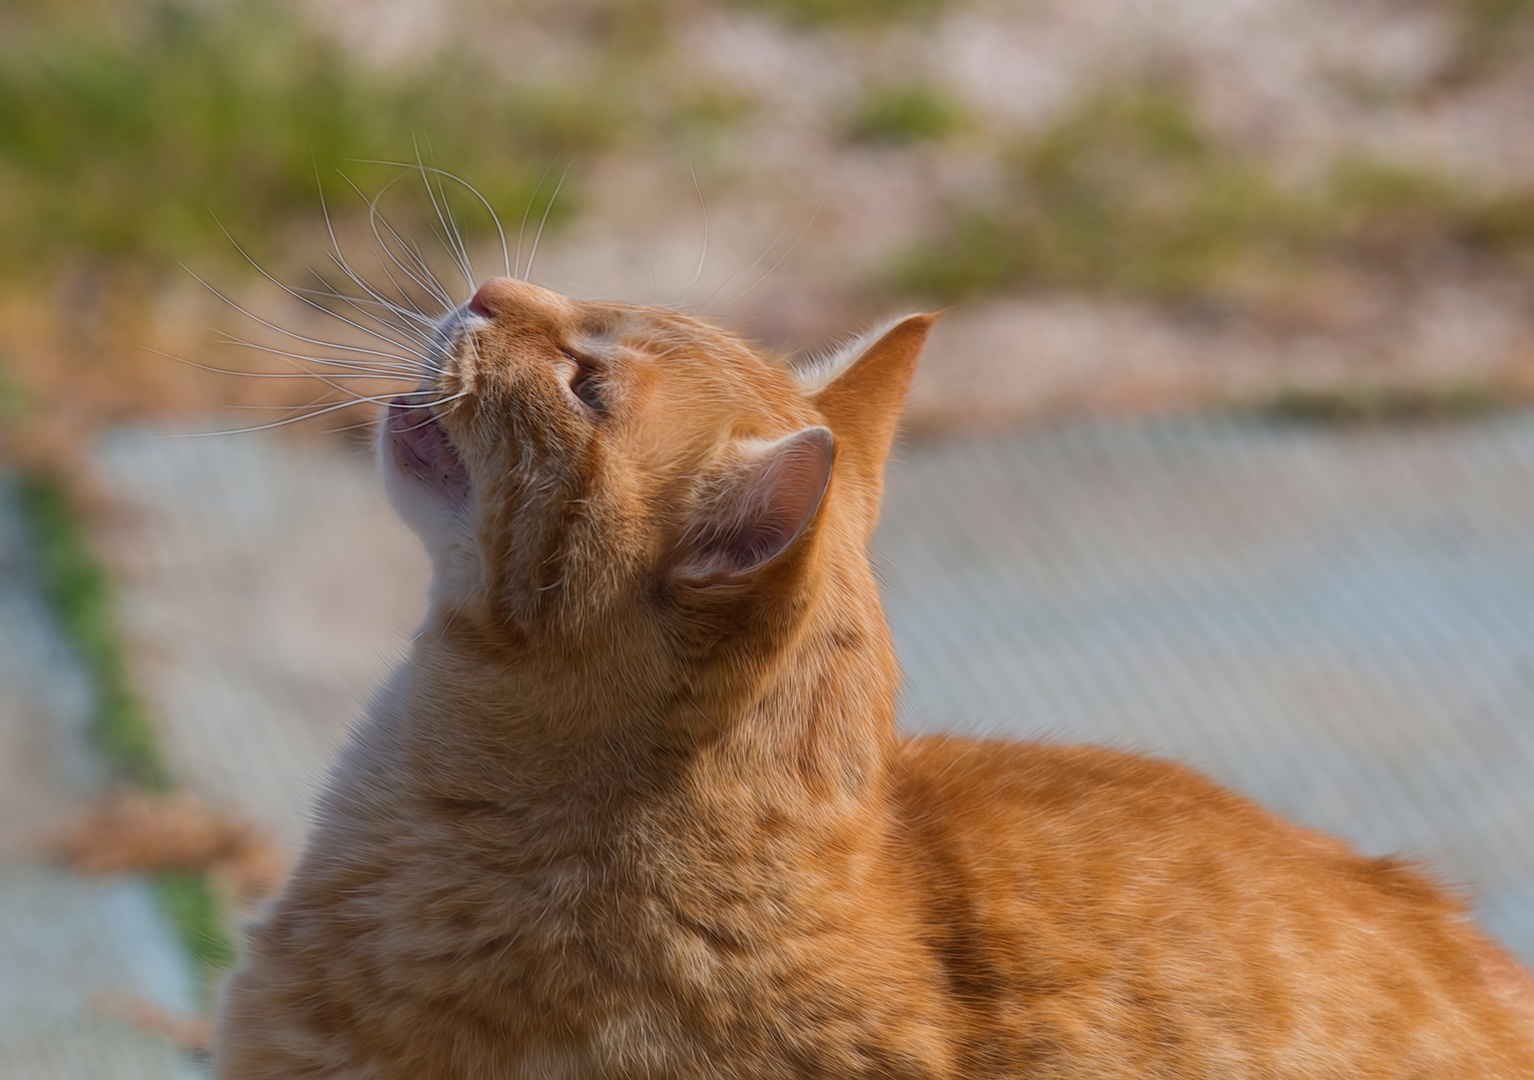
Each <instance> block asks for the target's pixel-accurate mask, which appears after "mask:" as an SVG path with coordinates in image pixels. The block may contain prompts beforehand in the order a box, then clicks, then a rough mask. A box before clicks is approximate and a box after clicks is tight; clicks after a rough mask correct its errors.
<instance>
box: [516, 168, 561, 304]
mask: <svg viewBox="0 0 1534 1080" xmlns="http://www.w3.org/2000/svg"><path fill="white" fill-rule="evenodd" d="M557 163H558V162H557V160H556V161H551V162H549V163H548V165H546V166H545V167H544V170H543V175H541V176H539V177H538V183H537V184H536V185H534V187H533V190H532V194H530V195H528V197H527V205H526V206H524V207H523V208H522V224H521V225H520V226H519V227H518V228H517V266H516V273H515V274H511V275H508V276H510V277H518V278H521V279H522V280H523V281H526V280H527V275H526V274H524V273H523V272H522V237H523V235H524V234H525V233H526V232H527V216H528V215H529V214H531V213H532V212H533V203H535V202H537V201H538V193H539V192H540V191H542V190H543V182H544V181H545V180H547V179H548V178H549V173H551V172H553V171H554V166H555V165H556V164H557ZM528 263H529V265H531V263H532V260H531V259H529V260H528Z"/></svg>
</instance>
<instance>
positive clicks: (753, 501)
mask: <svg viewBox="0 0 1534 1080" xmlns="http://www.w3.org/2000/svg"><path fill="white" fill-rule="evenodd" d="M835 459H836V438H835V436H833V435H832V434H831V432H830V430H828V429H827V428H823V427H811V428H805V429H804V430H802V431H796V432H794V433H793V434H792V435H785V436H784V437H783V438H781V439H777V440H775V441H773V442H763V443H757V444H755V445H752V446H750V447H749V448H748V451H747V457H746V458H745V460H744V461H742V462H741V463H739V464H737V465H735V466H733V467H731V468H730V469H729V470H728V471H727V472H726V473H725V474H724V475H723V476H722V477H721V478H720V482H719V484H718V486H717V487H715V488H714V489H713V490H712V491H711V493H710V494H709V496H708V497H707V498H706V501H705V503H704V506H703V507H702V509H701V511H700V513H699V516H698V518H697V519H696V520H694V521H693V522H692V524H691V525H690V526H689V527H688V529H687V531H686V533H684V534H683V536H682V539H681V541H680V542H679V543H678V545H677V548H676V551H675V553H674V559H675V561H674V562H673V564H672V575H673V576H674V577H676V578H678V579H680V580H684V581H687V582H689V583H691V584H702V585H708V584H715V583H718V582H725V581H730V580H732V579H738V578H739V577H741V576H742V575H745V574H748V573H750V572H751V571H752V570H755V569H757V568H758V567H760V566H763V565H765V564H767V563H769V562H771V561H772V560H773V559H774V558H776V557H777V556H778V555H780V554H782V553H783V551H784V550H786V549H787V548H788V547H789V545H791V544H792V543H793V542H794V541H795V540H796V539H797V538H798V537H799V535H800V534H801V533H802V532H804V529H805V527H806V526H807V525H809V523H810V520H811V519H812V518H813V517H814V516H815V511H816V510H818V509H819V508H820V503H821V500H822V499H823V498H824V497H825V493H826V485H827V484H829V483H830V481H831V466H832V464H833V463H834V461H835Z"/></svg>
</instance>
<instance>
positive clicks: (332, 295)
mask: <svg viewBox="0 0 1534 1080" xmlns="http://www.w3.org/2000/svg"><path fill="white" fill-rule="evenodd" d="M309 272H310V273H311V274H313V275H314V276H315V278H316V279H317V280H318V281H319V282H320V285H321V286H322V287H321V288H309V287H302V286H295V289H296V291H298V292H301V293H303V294H304V295H306V296H318V297H322V298H325V299H329V300H338V301H340V302H341V303H343V304H346V305H347V306H349V307H352V308H355V309H356V311H357V313H358V314H359V315H362V316H364V317H366V318H369V319H372V320H373V321H374V322H376V323H378V325H380V326H382V327H384V329H385V330H390V331H393V332H394V333H395V334H398V335H400V336H402V337H404V338H405V339H406V341H405V342H398V344H399V345H400V346H401V347H402V348H409V347H411V345H410V344H409V343H414V344H415V345H419V346H421V347H422V348H425V349H428V350H430V348H431V339H430V338H428V337H427V336H426V335H425V334H423V333H422V332H421V331H419V330H417V329H415V328H414V327H413V326H410V325H409V324H408V323H403V322H398V321H394V319H395V318H398V313H397V312H395V311H394V310H393V309H392V308H390V307H389V306H387V305H385V304H381V303H379V302H378V301H376V300H371V299H369V298H367V297H363V296H352V295H350V294H349V293H343V292H341V291H339V290H337V289H334V288H331V287H330V285H329V283H328V282H326V281H325V279H324V278H323V277H321V276H320V274H319V272H318V271H316V270H315V269H314V268H313V267H310V269H309ZM320 306H321V307H322V308H323V309H324V310H325V311H329V310H330V309H329V308H328V307H324V305H323V304H322V305H320ZM375 308H382V309H383V310H384V311H385V312H387V313H388V315H389V316H393V317H394V318H389V317H386V316H385V315H383V314H380V313H379V312H378V311H377V310H374V309H375ZM385 336H387V335H385Z"/></svg>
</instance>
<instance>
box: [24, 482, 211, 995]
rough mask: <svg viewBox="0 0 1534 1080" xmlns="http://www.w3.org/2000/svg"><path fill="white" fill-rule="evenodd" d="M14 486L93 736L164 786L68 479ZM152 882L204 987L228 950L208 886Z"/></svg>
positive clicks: (143, 781)
mask: <svg viewBox="0 0 1534 1080" xmlns="http://www.w3.org/2000/svg"><path fill="white" fill-rule="evenodd" d="M19 490H20V496H21V510H22V513H23V514H24V515H25V517H26V519H27V521H28V523H29V525H30V526H31V531H32V535H33V541H34V547H35V549H36V552H37V558H38V560H39V563H40V566H39V569H40V571H41V573H40V577H41V584H42V587H43V590H44V593H45V594H46V596H47V598H48V600H49V601H50V603H51V605H52V607H53V610H54V613H55V615H56V617H57V618H58V620H59V624H60V626H61V628H62V629H63V631H64V633H65V635H66V636H67V637H68V639H69V641H70V643H71V644H72V645H73V647H74V649H75V652H76V653H77V655H78V656H79V657H80V660H81V662H82V663H83V664H84V665H85V669H86V672H87V674H88V676H89V678H90V680H91V683H92V688H93V691H94V698H95V716H94V724H93V730H94V734H95V737H96V741H97V743H98V744H99V746H100V748H101V750H102V752H103V754H104V755H105V757H106V758H107V760H108V762H109V763H110V764H111V766H112V767H113V768H114V769H115V770H116V771H117V772H118V773H119V774H120V775H121V776H122V778H123V779H124V780H126V781H128V782H129V783H132V784H135V785H137V786H138V787H141V788H144V789H145V790H148V791H152V792H165V791H169V790H170V789H171V788H172V786H173V780H172V777H171V774H170V771H169V769H168V768H167V767H166V764H165V760H164V758H163V756H162V755H161V753H160V749H159V739H158V736H157V734H156V732H155V730H154V726H153V725H152V724H151V723H150V721H149V718H148V716H147V714H146V713H145V711H144V709H143V706H142V704H141V703H140V701H139V698H138V697H137V695H136V694H135V693H134V691H133V688H132V686H131V683H130V678H129V671H128V664H127V657H126V653H125V649H124V647H123V644H122V636H121V630H120V627H119V625H118V622H117V618H116V612H115V609H114V608H115V603H114V596H113V590H112V585H111V579H110V576H109V575H108V573H107V571H106V568H105V567H103V566H102V565H101V563H100V561H99V560H97V559H96V557H95V556H94V554H93V553H92V552H91V548H90V543H89V540H88V537H87V535H86V531H85V528H84V524H83V522H82V521H81V519H80V515H79V513H78V511H77V510H76V508H75V506H74V504H73V502H72V501H71V499H70V497H69V493H68V487H67V485H66V484H65V483H64V481H63V480H62V479H60V478H59V477H57V476H53V475H49V474H46V473H33V474H31V475H29V476H26V477H24V478H23V479H22V481H21V483H20V488H19ZM152 883H153V887H154V890H155V894H156V896H157V897H158V899H159V901H160V904H161V906H162V908H163V909H164V910H165V912H166V914H167V915H168V916H169V918H170V920H171V923H172V925H173V926H174V927H175V929H176V932H177V935H178V936H179V937H180V939H181V941H182V944H183V946H184V947H185V948H186V950H187V953H188V954H189V955H190V956H191V958H192V959H193V961H194V963H195V964H196V966H197V971H198V974H199V976H200V980H201V982H202V985H203V988H204V990H205V991H206V990H208V989H210V988H211V986H212V985H213V983H214V980H215V979H216V977H217V976H218V974H219V973H220V972H222V971H224V970H226V969H227V968H228V967H229V966H230V965H231V964H233V962H234V957H235V950H234V939H233V937H232V935H231V934H230V932H229V928H228V924H227V923H226V921H225V919H224V916H223V913H222V911H221V910H220V907H221V905H220V904H219V901H218V897H217V895H216V893H215V892H214V890H213V889H212V888H211V887H210V885H209V883H208V881H207V879H206V877H205V876H204V875H202V874H193V873H173V872H162V873H159V874H156V875H154V876H153V878H152Z"/></svg>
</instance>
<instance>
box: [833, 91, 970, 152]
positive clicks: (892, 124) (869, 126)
mask: <svg viewBox="0 0 1534 1080" xmlns="http://www.w3.org/2000/svg"><path fill="white" fill-rule="evenodd" d="M965 120H966V117H965V114H964V109H963V106H962V105H960V104H959V102H957V101H955V100H954V99H953V98H952V97H951V96H949V95H948V94H945V93H944V92H943V91H942V90H940V89H938V88H937V87H935V86H933V85H931V84H930V83H926V82H921V81H912V82H902V83H888V84H883V85H876V86H872V87H870V88H869V89H868V91H867V92H866V93H865V94H864V96H863V99H862V100H861V101H860V102H859V103H858V107H857V111H856V112H855V113H854V115H853V117H852V122H851V124H850V125H849V128H850V134H851V135H852V137H853V138H854V139H858V140H860V141H863V142H873V143H889V144H893V145H903V144H908V143H917V142H932V141H937V140H940V139H945V138H947V137H949V136H950V135H954V134H956V133H957V132H959V131H960V130H962V129H963V127H964V124H965Z"/></svg>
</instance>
